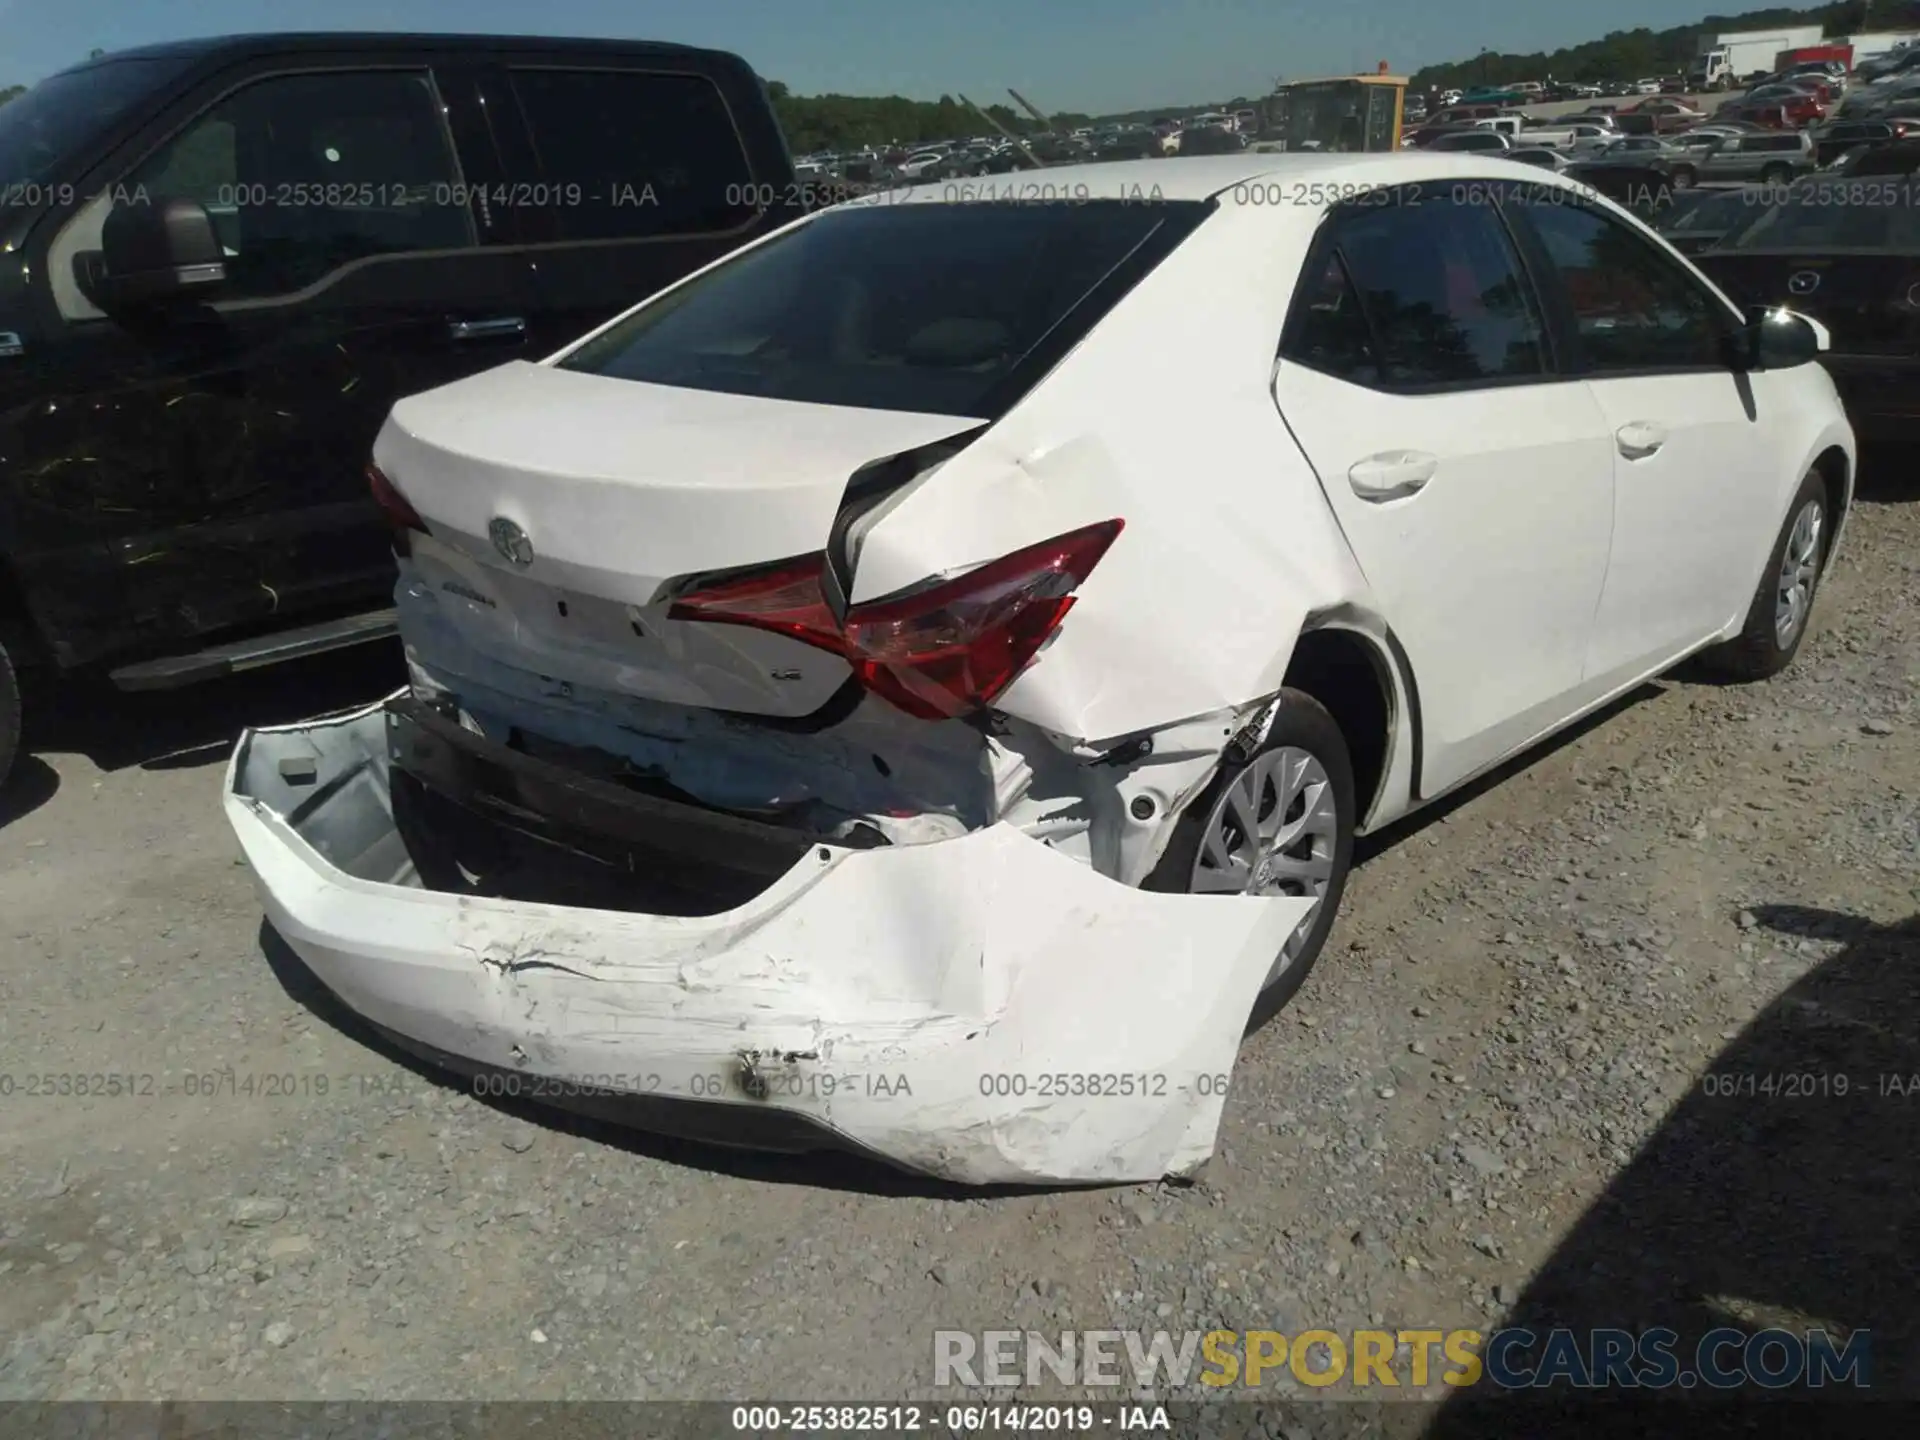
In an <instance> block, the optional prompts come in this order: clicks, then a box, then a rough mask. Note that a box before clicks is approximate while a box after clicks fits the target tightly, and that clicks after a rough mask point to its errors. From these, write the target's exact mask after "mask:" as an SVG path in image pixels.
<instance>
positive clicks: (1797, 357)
mask: <svg viewBox="0 0 1920 1440" xmlns="http://www.w3.org/2000/svg"><path fill="white" fill-rule="evenodd" d="M1828 343H1829V341H1828V339H1827V336H1826V332H1825V328H1824V327H1822V326H1819V325H1816V324H1815V323H1814V322H1813V321H1811V320H1809V319H1807V318H1806V317H1805V316H1804V315H1796V314H1794V313H1793V312H1792V311H1791V310H1786V309H1780V308H1774V307H1769V306H1764V305H1754V306H1749V307H1748V309H1747V329H1746V343H1745V347H1744V348H1745V351H1746V353H1745V355H1744V357H1743V358H1744V360H1745V366H1744V368H1746V369H1749V370H1791V369H1792V368H1793V367H1794V366H1796V365H1805V364H1806V363H1807V362H1808V361H1810V360H1817V359H1818V358H1819V357H1820V352H1821V351H1822V350H1825V349H1826V348H1827V345H1828Z"/></svg>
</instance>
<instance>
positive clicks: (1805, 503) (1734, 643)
mask: <svg viewBox="0 0 1920 1440" xmlns="http://www.w3.org/2000/svg"><path fill="white" fill-rule="evenodd" d="M1829 510H1830V501H1829V499H1828V496H1827V486H1826V482H1825V481H1824V480H1823V479H1822V478H1821V477H1820V474H1819V472H1818V471H1811V472H1809V473H1808V475H1807V477H1806V478H1805V479H1804V480H1802V481H1801V482H1800V488H1799V489H1798V490H1796V491H1795V492H1794V496H1793V502H1792V503H1791V504H1790V505H1788V506H1787V518H1786V520H1785V522H1784V523H1782V525H1781V526H1780V535H1779V538H1777V539H1776V540H1775V541H1774V542H1773V551H1772V553H1771V554H1770V555H1769V556H1768V559H1767V570H1766V574H1765V575H1763V576H1762V577H1761V580H1760V588H1759V589H1758V590H1756V591H1755V592H1754V596H1753V603H1752V604H1751V605H1750V606H1749V607H1748V609H1747V623H1746V624H1745V625H1744V626H1742V627H1741V630H1740V633H1739V635H1738V636H1736V637H1735V638H1734V639H1732V640H1729V641H1727V642H1726V644H1724V645H1717V646H1715V647H1714V648H1713V649H1712V650H1709V651H1708V652H1707V653H1706V655H1705V657H1704V658H1705V659H1706V661H1707V662H1708V664H1710V665H1711V666H1712V667H1713V668H1714V669H1716V670H1720V671H1722V672H1724V673H1725V674H1728V675H1732V676H1735V677H1737V678H1739V679H1743V680H1764V679H1766V678H1767V677H1768V676H1769V675H1777V674H1779V673H1780V672H1781V671H1782V670H1784V669H1786V668H1787V666H1789V665H1791V664H1792V663H1793V657H1794V656H1795V655H1796V654H1797V653H1799V650H1800V642H1801V641H1802V640H1803V639H1805V638H1806V634H1807V620H1808V618H1809V616H1811V614H1812V613H1813V597H1814V594H1815V592H1816V591H1818V589H1819V587H1820V576H1821V572H1822V570H1823V569H1824V567H1825V565H1826V558H1827V547H1828V545H1829V543H1830V541H1831V538H1832V529H1833V516H1832V515H1831V514H1830V513H1829Z"/></svg>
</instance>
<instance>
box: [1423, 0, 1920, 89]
mask: <svg viewBox="0 0 1920 1440" xmlns="http://www.w3.org/2000/svg"><path fill="white" fill-rule="evenodd" d="M1792 25H1818V26H1820V27H1821V29H1822V33H1823V34H1827V35H1852V34H1859V33H1861V32H1863V31H1868V30H1907V29H1920V0H1840V3H1836V4H1831V5H1821V6H1818V7H1816V8H1814V9H1811V10H1792V9H1784V8H1777V9H1771V10H1750V11H1748V12H1747V13H1746V14H1744V15H1708V16H1706V17H1705V18H1704V19H1701V20H1697V21H1695V22H1693V23H1692V24H1689V25H1676V26H1673V27H1672V28H1671V29H1667V30H1648V29H1646V28H1644V27H1642V28H1641V29H1638V30H1615V31H1613V32H1612V33H1610V34H1608V35H1605V36H1602V37H1601V38H1600V39H1598V40H1589V41H1587V42H1586V43H1585V44H1584V45H1571V46H1568V47H1566V48H1564V49H1560V50H1553V51H1547V52H1540V51H1536V52H1534V53H1533V54H1530V55H1511V54H1507V53H1506V52H1504V51H1497V50H1483V51H1481V52H1480V53H1479V54H1478V55H1476V56H1474V57H1473V58H1471V59H1467V60H1452V61H1448V62H1447V63H1445V64H1442V65H1426V66H1422V67H1421V68H1420V69H1418V70H1416V71H1415V72H1414V73H1413V75H1412V77H1411V79H1412V86H1413V88H1414V89H1416V90H1464V89H1470V88H1472V87H1473V86H1476V85H1508V84H1512V83H1514V82H1515V81H1519V80H1545V79H1547V78H1548V77H1549V76H1551V77H1552V78H1553V79H1555V80H1637V79H1639V78H1640V77H1642V76H1645V75H1672V74H1678V73H1682V72H1684V71H1685V70H1686V68H1687V66H1688V65H1689V64H1690V63H1692V61H1693V57H1694V56H1695V55H1696V54H1698V53H1699V42H1700V39H1701V37H1702V36H1706V35H1714V34H1718V33H1721V32H1724V31H1734V30H1767V29H1772V28H1774V27H1776V26H1792Z"/></svg>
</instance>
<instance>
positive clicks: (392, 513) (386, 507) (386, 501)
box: [367, 465, 427, 535]
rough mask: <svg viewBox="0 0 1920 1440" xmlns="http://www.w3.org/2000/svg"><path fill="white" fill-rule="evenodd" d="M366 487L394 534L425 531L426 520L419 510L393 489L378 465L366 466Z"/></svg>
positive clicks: (424, 532) (423, 533) (391, 483)
mask: <svg viewBox="0 0 1920 1440" xmlns="http://www.w3.org/2000/svg"><path fill="white" fill-rule="evenodd" d="M367 488H368V489H369V490H371V491H372V492H373V502H374V504H376V505H378V506H379V507H380V512H381V514H383V515H385V516H386V517H387V524H388V525H390V526H392V527H393V529H394V532H395V534H396V535H397V534H399V533H401V532H403V531H407V530H418V531H419V532H420V533H421V534H422V535H425V534H426V533H427V522H426V521H424V520H422V519H421V518H420V512H419V511H417V510H415V509H414V508H413V506H412V505H410V504H408V503H407V497H406V496H404V495H402V494H401V493H400V492H399V491H398V490H396V489H394V487H393V482H392V481H391V480H389V479H387V477H386V474H385V473H384V472H383V471H382V470H381V469H380V467H379V466H378V465H368V466H367Z"/></svg>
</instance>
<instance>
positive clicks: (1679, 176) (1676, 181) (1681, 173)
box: [1672, 165, 1698, 190]
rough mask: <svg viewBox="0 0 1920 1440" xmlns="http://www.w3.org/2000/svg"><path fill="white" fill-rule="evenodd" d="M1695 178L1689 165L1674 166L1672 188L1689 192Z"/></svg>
mask: <svg viewBox="0 0 1920 1440" xmlns="http://www.w3.org/2000/svg"><path fill="white" fill-rule="evenodd" d="M1697 178H1698V177H1697V176H1695V175H1694V173H1693V167H1692V166H1691V165H1676V166H1674V167H1673V174H1672V179H1673V188H1674V189H1676V190H1691V189H1692V188H1693V182H1694V180H1695V179H1697Z"/></svg>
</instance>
